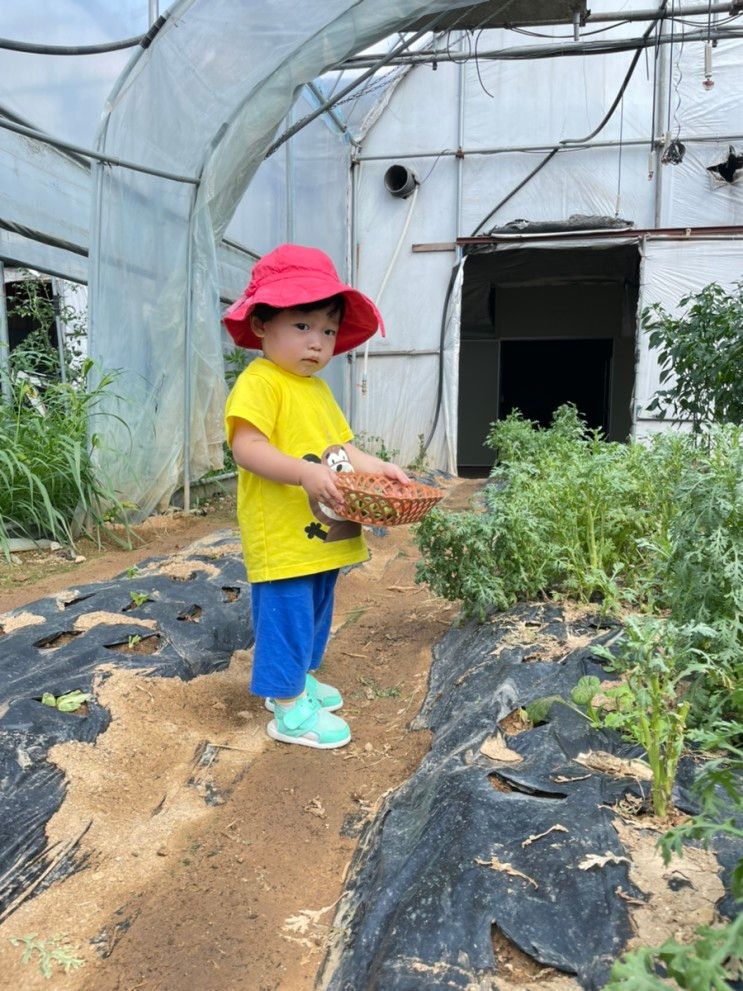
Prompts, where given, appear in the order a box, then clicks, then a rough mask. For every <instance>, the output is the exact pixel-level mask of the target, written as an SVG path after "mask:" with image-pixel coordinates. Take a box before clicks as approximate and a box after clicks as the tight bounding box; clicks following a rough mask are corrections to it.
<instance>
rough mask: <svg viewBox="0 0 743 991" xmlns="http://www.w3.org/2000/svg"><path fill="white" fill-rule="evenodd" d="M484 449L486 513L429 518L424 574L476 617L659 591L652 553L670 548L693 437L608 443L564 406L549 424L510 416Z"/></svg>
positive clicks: (422, 529)
mask: <svg viewBox="0 0 743 991" xmlns="http://www.w3.org/2000/svg"><path fill="white" fill-rule="evenodd" d="M488 444H489V445H490V446H491V447H492V448H493V449H494V450H495V451H496V452H497V454H498V457H499V463H498V465H497V466H496V467H495V468H494V470H493V477H492V481H491V484H490V485H489V486H488V487H487V489H486V506H487V512H486V513H484V514H477V513H470V514H464V515H463V516H457V515H455V514H447V513H444V512H438V513H437V512H434V513H431V514H429V516H428V517H426V518H425V519H424V520H422V522H421V523H420V524H419V527H418V530H417V540H418V544H419V547H420V550H421V553H422V557H423V561H422V563H421V565H420V567H419V571H418V578H419V580H423V581H426V582H428V583H429V585H430V586H431V588H432V589H433V590H434V591H436V592H438V593H439V594H442V595H445V596H446V597H447V598H455V599H461V600H462V604H463V608H464V612H465V614H469V613H477V614H479V615H482V613H483V611H484V610H485V609H486V608H487V607H488V606H495V607H496V608H500V609H503V608H506V607H507V606H509V605H511V604H513V603H514V602H515V601H517V600H520V599H529V598H534V597H536V596H538V595H540V594H543V593H561V594H566V595H571V596H574V597H576V598H578V599H581V600H583V601H589V600H592V599H594V600H598V601H600V602H602V603H603V604H604V605H605V607H606V608H607V609H609V608H613V607H614V606H616V605H617V604H618V603H619V602H620V601H623V600H634V599H635V598H636V595H637V592H636V588H637V587H638V586H642V587H644V589H645V592H644V594H645V595H647V596H650V595H652V594H653V587H654V581H655V577H656V571H655V567H654V561H655V554H656V553H657V551H656V548H657V547H659V546H665V542H666V534H667V531H668V525H669V521H670V519H671V517H672V515H673V513H674V511H675V506H674V497H673V493H674V490H675V486H676V483H677V481H678V478H679V477H680V474H681V472H682V467H683V464H684V461H685V459H688V456H689V452H690V451H691V450H692V446H691V443H690V441H689V439H688V438H684V437H681V436H678V435H677V436H672V437H667V436H659V437H656V438H654V439H653V441H652V443H651V444H650V445H648V446H646V445H641V444H629V445H626V444H613V443H612V444H610V443H606V442H605V441H602V440H601V439H600V438H599V436H598V435H597V434H596V433H591V432H587V431H586V430H585V427H584V425H583V423H582V421H581V420H580V418H579V417H578V414H577V411H576V410H575V408H574V407H572V406H563V407H561V408H560V409H559V410H558V411H557V413H556V414H555V417H554V421H553V425H552V426H551V427H550V428H549V429H547V430H539V429H537V428H536V426H535V424H533V423H531V422H530V421H528V420H524V419H523V417H522V416H521V415H520V414H518V413H514V414H511V416H509V417H508V418H507V419H505V420H502V421H500V422H498V423H496V424H495V425H494V426H493V428H492V430H491V433H490V435H489V437H488ZM447 531H449V532H447ZM463 549H465V552H464V553H462V551H463ZM488 596H492V598H490V600H489V602H488Z"/></svg>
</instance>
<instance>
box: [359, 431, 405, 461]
mask: <svg viewBox="0 0 743 991" xmlns="http://www.w3.org/2000/svg"><path fill="white" fill-rule="evenodd" d="M354 443H355V444H356V446H357V447H358V448H359V450H361V451H366V453H367V454H373V455H374V456H375V457H377V458H379V459H380V461H394V460H395V458H396V457H397V455H398V454H399V453H400V452H399V451H398V450H397V449H395V448H388V447H387V444H386V442H385V441H384V439H383V438H382V437H372V436H371V435H369V434H366V433H364V431H363V430H362V431H360V432H359V433H358V434H356V436H355V437H354Z"/></svg>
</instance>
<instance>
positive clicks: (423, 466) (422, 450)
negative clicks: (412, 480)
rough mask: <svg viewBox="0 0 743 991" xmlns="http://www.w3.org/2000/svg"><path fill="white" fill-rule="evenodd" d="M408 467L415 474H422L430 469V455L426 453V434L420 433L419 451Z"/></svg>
mask: <svg viewBox="0 0 743 991" xmlns="http://www.w3.org/2000/svg"><path fill="white" fill-rule="evenodd" d="M408 469H409V470H410V471H412V472H413V473H414V474H421V473H422V472H424V471H427V469H428V455H427V454H426V435H425V434H418V452H417V454H416V455H415V457H414V458H413V460H412V461H411V462H410V464H409V465H408Z"/></svg>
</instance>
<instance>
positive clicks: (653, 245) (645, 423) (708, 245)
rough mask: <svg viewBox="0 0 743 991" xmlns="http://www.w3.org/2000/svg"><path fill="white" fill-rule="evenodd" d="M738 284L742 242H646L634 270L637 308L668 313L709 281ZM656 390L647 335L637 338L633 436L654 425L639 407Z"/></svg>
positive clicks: (657, 379) (650, 430)
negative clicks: (637, 274)
mask: <svg viewBox="0 0 743 991" xmlns="http://www.w3.org/2000/svg"><path fill="white" fill-rule="evenodd" d="M741 280H743V241H732V240H731V241H722V240H717V241H713V240H709V241H694V242H691V243H684V242H683V241H648V242H647V244H646V245H645V248H644V251H643V257H642V262H641V269H640V300H639V305H638V310H639V311H640V312H641V311H642V310H643V309H644V308H645V307H646V306H651V305H652V304H653V303H660V304H661V306H662V307H663V308H664V309H665V310H666V311H667V312H669V313H678V312H679V311H680V310H681V309H683V308H680V307H679V300H681V299H683V298H684V297H685V296H687V295H688V294H689V293H693V292H698V291H699V290H700V289H703V288H704V286H707V285H709V284H710V282H717V283H719V285H721V286H722V287H723V288H728V289H729V288H731V287H732V285H733V283H735V282H739V281H741ZM659 388H660V368H659V365H658V361H657V357H656V355H655V354H654V353H653V352H652V351H650V349H649V347H648V341H647V335H645V334H642V335H640V337H639V356H638V365H637V378H636V384H635V414H636V417H637V428H636V429H637V434H638V436H642V435H643V434H646V433H653V432H655V430H656V429H657V428H658V421H657V420H656V419H655V418H654V416H653V414H646V413H645V408H646V406H647V405H648V403H649V402H650V400H651V399H652V397H653V395H654V394H655V392H656V391H657V390H658V389H659Z"/></svg>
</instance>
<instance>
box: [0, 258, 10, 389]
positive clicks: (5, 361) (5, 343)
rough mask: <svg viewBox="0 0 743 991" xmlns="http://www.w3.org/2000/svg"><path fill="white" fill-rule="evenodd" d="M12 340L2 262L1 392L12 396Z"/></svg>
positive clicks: (0, 306)
mask: <svg viewBox="0 0 743 991" xmlns="http://www.w3.org/2000/svg"><path fill="white" fill-rule="evenodd" d="M9 372H10V338H9V336H8V300H7V297H6V295H5V266H4V265H3V263H2V262H1V261H0V391H1V392H2V396H3V398H4V399H8V398H9V396H10V379H9Z"/></svg>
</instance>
